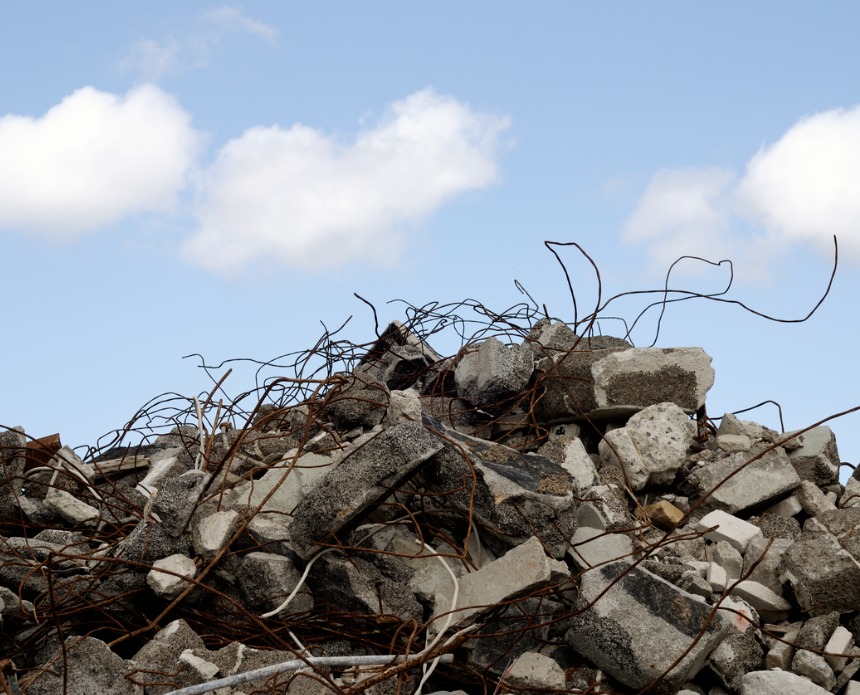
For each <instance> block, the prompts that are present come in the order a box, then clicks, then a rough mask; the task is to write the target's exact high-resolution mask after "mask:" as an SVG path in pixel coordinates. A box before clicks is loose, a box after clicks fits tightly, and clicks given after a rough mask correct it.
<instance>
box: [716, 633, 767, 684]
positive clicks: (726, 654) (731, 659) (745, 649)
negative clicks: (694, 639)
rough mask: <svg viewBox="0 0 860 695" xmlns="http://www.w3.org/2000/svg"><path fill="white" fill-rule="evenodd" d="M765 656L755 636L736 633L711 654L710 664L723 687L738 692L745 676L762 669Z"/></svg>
mask: <svg viewBox="0 0 860 695" xmlns="http://www.w3.org/2000/svg"><path fill="white" fill-rule="evenodd" d="M763 656H764V650H762V648H761V647H760V646H759V643H758V641H757V640H756V638H755V637H753V635H751V634H749V633H741V632H735V633H733V634H730V635H729V636H728V637H726V638H725V639H724V640H723V641H722V642H720V644H719V645H718V646H717V648H716V649H714V651H713V652H711V656H710V658H709V659H708V664H709V665H710V667H711V670H712V671H713V672H714V673H715V674H716V675H717V677H718V678H719V679H720V680H721V681H722V682H723V685H725V686H726V687H727V688H728V689H729V690H730V691H732V692H737V691H738V690H740V685H741V680H742V678H743V677H744V675H746V674H747V673H749V672H750V671H755V670H757V669H759V668H761V663H762V657H763Z"/></svg>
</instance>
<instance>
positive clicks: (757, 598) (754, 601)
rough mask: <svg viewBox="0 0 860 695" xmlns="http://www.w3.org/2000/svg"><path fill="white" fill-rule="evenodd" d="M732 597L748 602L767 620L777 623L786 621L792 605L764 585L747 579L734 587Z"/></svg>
mask: <svg viewBox="0 0 860 695" xmlns="http://www.w3.org/2000/svg"><path fill="white" fill-rule="evenodd" d="M732 596H737V597H738V598H742V599H743V600H744V601H747V602H748V603H749V604H750V605H751V606H752V607H753V608H755V609H756V610H757V611H758V612H759V613H760V614H761V615H762V616H763V617H764V618H765V619H767V620H769V621H771V622H776V621H778V620H784V619H785V618H786V617H787V614H788V612H789V611H790V610H791V604H790V603H789V602H788V601H786V600H785V599H784V598H783V597H782V596H780V595H779V594H777V593H776V592H774V591H771V590H770V589H768V588H767V587H766V586H765V585H764V584H759V583H758V582H753V581H750V580H749V579H745V580H744V581H742V582H738V583H737V584H734V585H733V586H732Z"/></svg>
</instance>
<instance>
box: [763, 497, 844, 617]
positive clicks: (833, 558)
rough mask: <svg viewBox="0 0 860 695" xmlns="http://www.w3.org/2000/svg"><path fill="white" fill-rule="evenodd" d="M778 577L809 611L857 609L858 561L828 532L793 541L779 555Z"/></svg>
mask: <svg viewBox="0 0 860 695" xmlns="http://www.w3.org/2000/svg"><path fill="white" fill-rule="evenodd" d="M846 511H847V510H846ZM780 578H781V579H782V581H789V582H791V585H792V588H793V589H794V595H795V597H796V599H797V602H798V604H799V605H800V608H801V610H803V611H805V612H807V613H809V614H811V615H820V614H821V613H827V612H829V611H840V612H849V611H856V610H860V565H858V563H857V561H856V560H855V559H854V558H853V557H852V556H851V554H850V553H848V551H846V550H845V549H844V548H842V547H841V546H840V545H839V542H838V541H837V539H836V538H834V537H833V536H831V535H829V534H821V535H815V536H807V535H806V534H804V536H803V537H801V538H800V540H797V541H795V542H794V544H792V546H791V547H790V548H788V550H786V551H785V554H784V555H783V557H782V563H781V565H780Z"/></svg>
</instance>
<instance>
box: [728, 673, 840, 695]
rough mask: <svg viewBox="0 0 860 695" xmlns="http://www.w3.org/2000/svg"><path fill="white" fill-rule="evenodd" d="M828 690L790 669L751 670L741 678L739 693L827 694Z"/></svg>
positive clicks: (775, 694) (755, 694) (781, 694)
mask: <svg viewBox="0 0 860 695" xmlns="http://www.w3.org/2000/svg"><path fill="white" fill-rule="evenodd" d="M829 692H830V691H829V690H825V689H824V688H822V687H820V686H818V685H815V683H813V682H812V681H810V680H809V679H808V678H804V677H803V676H798V675H797V674H796V673H791V671H752V672H750V673H747V674H746V675H745V676H744V677H743V678H741V691H740V693H741V695H827V693H829Z"/></svg>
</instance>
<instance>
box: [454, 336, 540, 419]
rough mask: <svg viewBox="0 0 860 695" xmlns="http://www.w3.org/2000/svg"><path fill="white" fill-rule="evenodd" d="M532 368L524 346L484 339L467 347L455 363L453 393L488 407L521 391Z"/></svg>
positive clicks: (532, 363)
mask: <svg viewBox="0 0 860 695" xmlns="http://www.w3.org/2000/svg"><path fill="white" fill-rule="evenodd" d="M532 371H534V358H533V357H532V352H531V349H530V348H529V346H528V345H525V344H524V345H513V346H510V347H509V346H507V345H504V344H503V343H501V342H500V341H499V340H498V339H497V338H487V340H485V341H484V342H482V343H481V344H480V345H479V346H478V347H477V349H475V348H470V349H469V350H468V351H467V352H466V353H465V354H464V355H463V357H462V358H461V359H460V361H459V362H458V363H457V367H456V368H455V370H454V379H455V381H456V384H457V395H459V396H460V397H461V398H465V399H467V400H469V401H471V402H472V403H474V404H475V405H477V406H478V407H480V408H489V407H492V406H494V405H497V404H500V403H502V402H504V401H505V400H507V399H509V398H511V397H512V396H516V395H518V394H520V393H522V392H523V391H524V390H525V387H526V386H527V385H528V383H529V379H531V375H532Z"/></svg>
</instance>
